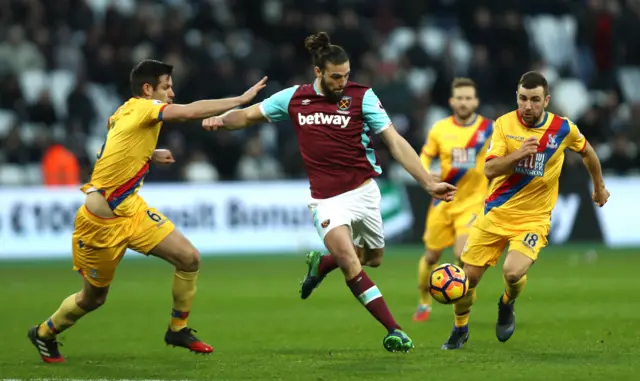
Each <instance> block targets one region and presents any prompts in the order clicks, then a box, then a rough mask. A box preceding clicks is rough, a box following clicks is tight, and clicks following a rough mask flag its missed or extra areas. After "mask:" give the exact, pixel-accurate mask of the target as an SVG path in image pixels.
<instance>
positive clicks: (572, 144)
mask: <svg viewBox="0 0 640 381" xmlns="http://www.w3.org/2000/svg"><path fill="white" fill-rule="evenodd" d="M568 122H569V139H568V145H567V148H569V149H570V150H572V151H573V152H582V151H584V149H585V148H586V147H587V139H586V138H585V137H584V135H582V133H581V132H580V129H579V128H578V126H576V125H575V124H573V122H571V121H570V120H569V121H568Z"/></svg>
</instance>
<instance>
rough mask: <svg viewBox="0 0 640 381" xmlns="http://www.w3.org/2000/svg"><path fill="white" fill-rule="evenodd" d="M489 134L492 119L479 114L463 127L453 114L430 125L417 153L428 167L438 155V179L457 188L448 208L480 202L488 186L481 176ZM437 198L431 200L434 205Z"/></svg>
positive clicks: (485, 179)
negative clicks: (439, 177) (439, 173)
mask: <svg viewBox="0 0 640 381" xmlns="http://www.w3.org/2000/svg"><path fill="white" fill-rule="evenodd" d="M492 133H493V121H492V120H491V119H487V118H485V117H483V116H481V115H478V116H476V118H475V119H474V120H473V121H472V122H471V123H469V124H468V125H466V126H462V125H460V124H458V123H457V122H456V120H455V118H454V117H453V116H451V117H448V118H446V119H443V120H441V121H439V122H437V123H436V124H434V125H433V127H432V128H431V130H430V131H429V136H428V137H427V141H426V143H425V145H424V147H423V148H422V152H421V154H420V156H421V160H422V163H423V165H424V166H425V167H426V168H427V169H428V167H429V166H430V164H431V160H432V159H434V158H436V157H439V158H440V170H441V178H442V180H443V181H445V182H448V183H450V184H453V185H455V186H456V187H457V188H458V190H457V192H456V196H455V199H454V201H452V202H451V203H449V205H451V208H454V209H457V208H465V207H466V206H468V205H473V204H479V205H482V200H483V199H484V197H485V196H486V194H487V193H486V192H487V188H488V186H489V184H488V180H487V178H486V177H485V175H484V152H485V150H486V146H487V145H488V144H486V143H487V142H488V141H489V139H490V138H491V134H492ZM439 203H440V200H434V205H438V204H439Z"/></svg>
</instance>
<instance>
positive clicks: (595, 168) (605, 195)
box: [580, 142, 610, 206]
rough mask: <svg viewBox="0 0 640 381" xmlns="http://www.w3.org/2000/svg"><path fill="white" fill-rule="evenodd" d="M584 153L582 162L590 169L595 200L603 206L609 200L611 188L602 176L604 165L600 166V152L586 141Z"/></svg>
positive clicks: (582, 153) (581, 153)
mask: <svg viewBox="0 0 640 381" xmlns="http://www.w3.org/2000/svg"><path fill="white" fill-rule="evenodd" d="M580 155H582V162H583V163H584V166H585V167H587V171H589V176H591V181H592V182H593V195H592V198H593V202H595V203H596V205H598V206H603V205H604V204H606V203H607V201H608V200H609V195H610V193H609V190H607V187H605V185H604V178H603V177H602V167H601V166H600V159H599V158H598V154H597V153H596V151H595V150H594V149H593V147H592V146H591V144H589V142H585V147H584V149H583V150H582V152H580Z"/></svg>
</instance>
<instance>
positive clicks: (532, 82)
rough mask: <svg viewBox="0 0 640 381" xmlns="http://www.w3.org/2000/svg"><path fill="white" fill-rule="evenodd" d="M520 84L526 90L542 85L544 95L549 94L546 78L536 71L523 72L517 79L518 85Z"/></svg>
mask: <svg viewBox="0 0 640 381" xmlns="http://www.w3.org/2000/svg"><path fill="white" fill-rule="evenodd" d="M520 86H522V87H524V88H525V89H527V90H533V89H535V88H536V87H538V86H542V89H543V90H544V95H545V96H546V95H547V94H549V83H547V79H546V78H545V77H544V75H542V74H540V73H538V72H537V71H528V72H526V73H524V74H523V75H522V77H520V80H519V81H518V87H520Z"/></svg>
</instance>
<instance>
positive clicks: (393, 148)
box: [380, 125, 456, 201]
mask: <svg viewBox="0 0 640 381" xmlns="http://www.w3.org/2000/svg"><path fill="white" fill-rule="evenodd" d="M380 137H381V138H382V141H384V143H385V144H386V145H387V147H389V151H390V152H391V156H393V158H394V159H396V161H398V163H400V165H402V167H404V169H406V170H407V172H409V174H410V175H411V176H413V178H414V179H416V181H417V182H418V184H420V186H421V187H422V188H424V189H425V190H426V191H427V192H429V194H431V196H432V197H434V198H437V199H440V200H444V201H451V200H453V196H454V194H455V191H456V187H455V186H453V185H451V184H447V183H438V182H436V181H435V180H434V179H433V177H432V176H431V175H430V174H429V172H427V170H426V169H425V168H424V167H423V166H422V162H421V161H420V157H419V156H418V154H417V153H416V151H414V150H413V147H411V145H410V144H409V142H407V141H406V140H405V139H404V138H403V137H402V136H400V134H398V131H396V129H395V127H393V125H389V127H388V128H386V129H385V130H384V131H382V132H381V133H380Z"/></svg>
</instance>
